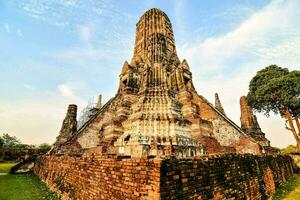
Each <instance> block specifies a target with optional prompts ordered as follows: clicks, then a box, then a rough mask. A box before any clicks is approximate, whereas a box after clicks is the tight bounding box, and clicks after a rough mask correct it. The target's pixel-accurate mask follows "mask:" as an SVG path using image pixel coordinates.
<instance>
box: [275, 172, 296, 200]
mask: <svg viewBox="0 0 300 200" xmlns="http://www.w3.org/2000/svg"><path fill="white" fill-rule="evenodd" d="M281 199H283V200H300V174H298V175H296V176H293V177H291V178H290V179H289V180H288V181H287V182H286V183H284V184H283V185H282V186H280V187H279V188H278V190H277V191H276V193H275V194H274V196H273V198H272V200H281Z"/></svg>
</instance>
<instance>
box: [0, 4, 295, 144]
mask: <svg viewBox="0 0 300 200" xmlns="http://www.w3.org/2000/svg"><path fill="white" fill-rule="evenodd" d="M152 7H157V8H160V9H162V10H163V11H165V12H166V13H167V15H168V16H169V18H170V19H171V21H172V24H173V28H174V34H175V39H176V44H177V51H178V54H179V57H180V59H183V58H186V59H187V61H188V63H189V64H190V68H191V71H192V73H193V77H194V85H195V87H196V89H197V91H198V93H200V94H202V95H203V96H205V97H206V98H207V99H209V100H210V101H211V102H213V101H214V93H215V92H218V93H219V96H220V98H221V101H222V104H223V107H224V109H225V112H226V113H227V115H228V116H229V117H230V118H232V119H233V121H235V122H236V123H237V124H238V125H240V122H239V117H240V108H239V98H240V96H242V95H245V94H247V89H248V83H249V81H250V80H251V78H252V77H253V76H254V75H255V72H256V71H257V70H259V69H262V68H264V67H265V66H268V65H270V64H278V65H279V66H282V67H287V68H289V69H291V70H292V69H298V70H299V69H300V26H299V21H300V1H298V0H285V1H280V0H276V1H267V0H261V1H254V0H240V1H236V0H224V1H219V0H211V1H196V0H195V1H187V0H186V1H185V0H177V1H158V0H157V1H150V0H145V1H140V0H131V1H121V0H119V1H117V0H115V1H110V0H10V1H7V0H0V44H1V45H0V69H1V71H0V92H1V93H0V94H1V95H0V133H9V134H11V135H15V136H17V137H18V138H20V139H21V140H22V142H24V143H30V144H38V143H42V142H48V143H52V142H54V140H55V137H56V136H57V134H58V131H59V128H60V126H61V123H62V120H63V118H64V115H65V112H66V108H67V105H68V104H71V103H75V104H77V105H78V106H79V110H80V109H82V108H83V107H84V106H85V105H87V103H88V102H89V101H93V99H95V98H96V96H97V95H98V94H100V93H101V94H103V96H104V101H107V100H108V99H109V98H110V97H112V96H113V95H114V94H115V92H116V90H117V85H118V75H119V73H120V70H121V67H122V64H123V62H124V61H125V60H130V59H131V56H132V52H133V44H134V34H135V24H136V22H137V21H138V19H139V17H140V16H141V15H142V14H143V13H144V12H145V11H146V10H148V9H149V8H152ZM258 120H259V122H260V125H261V127H262V129H263V131H264V132H266V134H267V137H268V138H269V139H270V140H271V144H272V145H274V146H277V147H285V146H287V145H288V144H293V143H294V140H293V137H292V135H291V133H289V132H288V131H286V130H285V129H284V120H283V119H281V118H280V117H278V116H271V117H270V118H266V117H265V116H264V115H262V114H258Z"/></svg>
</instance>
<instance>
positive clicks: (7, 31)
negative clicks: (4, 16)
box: [4, 23, 11, 33]
mask: <svg viewBox="0 0 300 200" xmlns="http://www.w3.org/2000/svg"><path fill="white" fill-rule="evenodd" d="M4 30H5V31H6V33H10V32H11V30H10V26H9V24H7V23H6V24H4Z"/></svg>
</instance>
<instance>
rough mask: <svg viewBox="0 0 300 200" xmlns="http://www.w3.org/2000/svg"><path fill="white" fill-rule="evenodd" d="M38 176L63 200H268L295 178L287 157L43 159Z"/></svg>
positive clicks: (63, 157) (35, 168)
mask: <svg viewBox="0 0 300 200" xmlns="http://www.w3.org/2000/svg"><path fill="white" fill-rule="evenodd" d="M34 172H35V173H36V174H37V175H38V176H39V177H40V178H41V179H42V180H43V181H44V182H45V183H46V184H47V185H48V186H49V188H50V189H51V190H53V191H55V192H56V193H57V194H58V195H59V196H61V198H62V200H71V199H72V200H73V199H77V200H81V199H82V200H90V199H91V200H92V199H105V200H107V199H111V200H120V199H135V200H138V199H144V200H146V199H149V200H167V199H218V200H223V199H224V200H226V199H253V200H259V199H268V198H269V197H270V196H271V195H272V194H273V193H274V192H275V189H276V188H277V187H278V186H279V185H281V184H282V183H284V182H285V181H286V180H287V179H288V178H289V177H290V176H292V175H293V162H292V160H291V158H290V157H289V156H281V155H278V156H263V157H259V156H254V155H235V154H232V155H223V156H211V157H202V158H195V159H174V158H172V159H120V158H117V157H107V156H106V157H103V156H90V157H69V156H43V157H41V158H40V159H39V160H38V161H37V163H36V165H35V167H34Z"/></svg>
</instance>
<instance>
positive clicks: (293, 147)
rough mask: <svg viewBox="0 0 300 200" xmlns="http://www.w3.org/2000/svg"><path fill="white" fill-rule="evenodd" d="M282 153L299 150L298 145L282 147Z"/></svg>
mask: <svg viewBox="0 0 300 200" xmlns="http://www.w3.org/2000/svg"><path fill="white" fill-rule="evenodd" d="M280 151H281V152H282V153H291V152H295V151H297V147H296V146H294V145H289V146H287V147H285V148H282V149H280Z"/></svg>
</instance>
